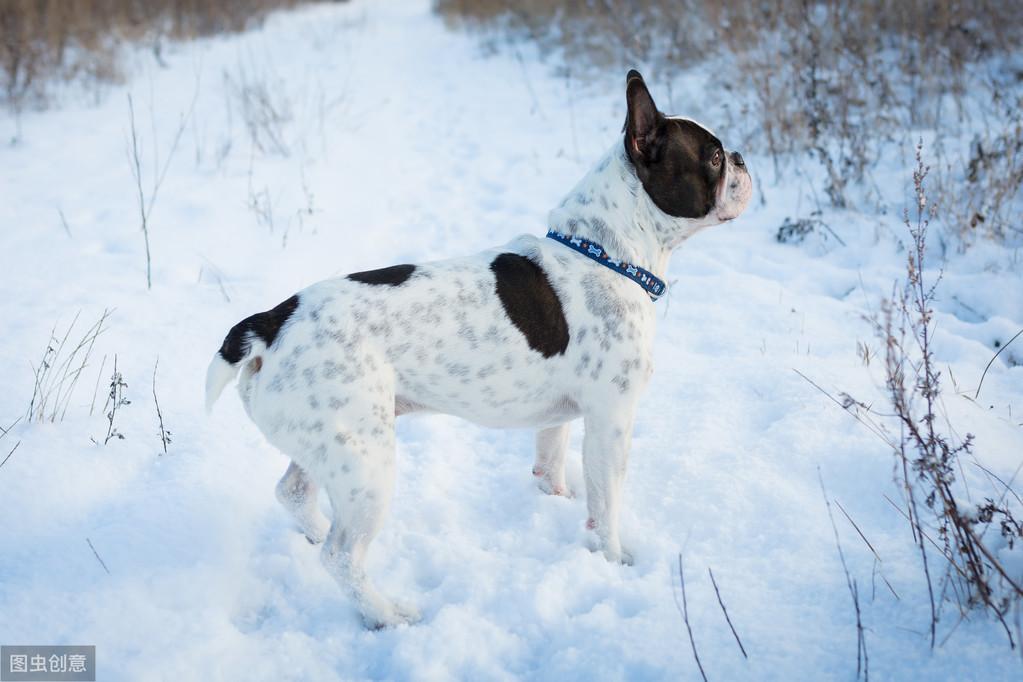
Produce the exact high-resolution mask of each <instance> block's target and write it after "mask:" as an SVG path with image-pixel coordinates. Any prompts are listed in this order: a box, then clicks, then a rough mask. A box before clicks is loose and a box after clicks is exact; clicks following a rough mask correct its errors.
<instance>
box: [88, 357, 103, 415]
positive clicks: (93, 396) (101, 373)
mask: <svg viewBox="0 0 1023 682" xmlns="http://www.w3.org/2000/svg"><path fill="white" fill-rule="evenodd" d="M106 366H107V356H106V355H104V356H103V362H101V363H100V365H99V372H98V373H97V374H96V386H95V388H93V390H92V403H91V404H90V405H89V416H90V417H91V416H92V413H93V411H94V410H95V409H96V395H97V394H98V393H99V380H100V379H102V378H103V368H104V367H106Z"/></svg>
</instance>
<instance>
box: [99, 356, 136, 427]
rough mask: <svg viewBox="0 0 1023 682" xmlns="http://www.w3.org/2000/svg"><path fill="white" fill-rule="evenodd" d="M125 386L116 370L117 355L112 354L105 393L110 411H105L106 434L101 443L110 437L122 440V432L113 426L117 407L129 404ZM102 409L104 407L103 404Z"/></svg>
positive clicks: (126, 385)
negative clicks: (111, 371)
mask: <svg viewBox="0 0 1023 682" xmlns="http://www.w3.org/2000/svg"><path fill="white" fill-rule="evenodd" d="M126 388H128V384H126V383H125V382H124V377H122V376H121V373H120V372H118V371H117V355H114V373H113V375H111V377H110V393H109V394H108V395H107V404H108V405H110V411H109V412H107V436H106V438H105V439H104V440H103V445H106V444H107V443H109V442H110V439H111V438H118V439H120V440H124V434H122V433H121V432H120V431H118V430H117V428H116V427H115V426H114V420H115V419H116V418H117V410H118V409H120V408H121V407H122V406H124V405H130V404H131V401H130V400H128V399H127V398H125V397H124V389H126ZM104 409H106V407H105V406H104Z"/></svg>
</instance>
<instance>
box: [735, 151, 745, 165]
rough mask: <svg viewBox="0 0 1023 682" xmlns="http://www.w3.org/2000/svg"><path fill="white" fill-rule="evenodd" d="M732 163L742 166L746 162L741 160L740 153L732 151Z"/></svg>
mask: <svg viewBox="0 0 1023 682" xmlns="http://www.w3.org/2000/svg"><path fill="white" fill-rule="evenodd" d="M732 163H734V164H735V165H736V166H738V167H739V168H742V167H743V166H745V165H746V162H745V161H743V160H742V154H740V153H739V152H732Z"/></svg>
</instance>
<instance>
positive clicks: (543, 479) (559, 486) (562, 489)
mask: <svg viewBox="0 0 1023 682" xmlns="http://www.w3.org/2000/svg"><path fill="white" fill-rule="evenodd" d="M533 475H534V476H536V487H537V488H539V489H540V490H542V491H543V492H545V493H547V494H548V495H558V496H560V497H568V498H572V497H575V493H573V492H572V490H571V489H570V488H569V487H568V485H567V484H566V483H565V481H564V480H561V481H558V480H555V477H554V476H551V474H550V473H549V472H547V471H544V470H543V469H540V468H537V467H534V468H533Z"/></svg>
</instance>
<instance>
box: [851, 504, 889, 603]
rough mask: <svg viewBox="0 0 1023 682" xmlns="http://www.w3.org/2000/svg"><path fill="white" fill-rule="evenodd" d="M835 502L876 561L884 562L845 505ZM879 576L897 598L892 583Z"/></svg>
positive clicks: (882, 575)
mask: <svg viewBox="0 0 1023 682" xmlns="http://www.w3.org/2000/svg"><path fill="white" fill-rule="evenodd" d="M835 504H836V505H837V506H838V510H839V511H840V512H842V515H843V516H845V518H846V520H848V521H849V523H851V524H852V527H853V528H855V529H856V532H857V533H858V534H859V536H860V538H861V539H862V540H863V542H864V543H866V545H867V547H868V548H869V549H870V552H871V553H872V554H873V555H874V558H875V559H877V563H884V560H883V559H882V558H881V555H880V554H878V553H877V550H876V549H874V546H873V545H872V544H870V540H868V539H867V536H866V535H864V534H863V531H862V530H860V527H859V526H858V525H856V522H855V521H853V519H852V517H851V516H849V512H847V511H846V510H845V507H843V506H842V503H841V502H839V501H838V500H835ZM880 576H881V580H883V581H884V584H885V585H887V586H888V589H889V590H890V591H891V593H892V595H894V597H895V598H896V599H898V598H899V594H898V592H896V591H895V588H894V587H892V584H891V583H890V582H888V578H886V577H884V573H880Z"/></svg>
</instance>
